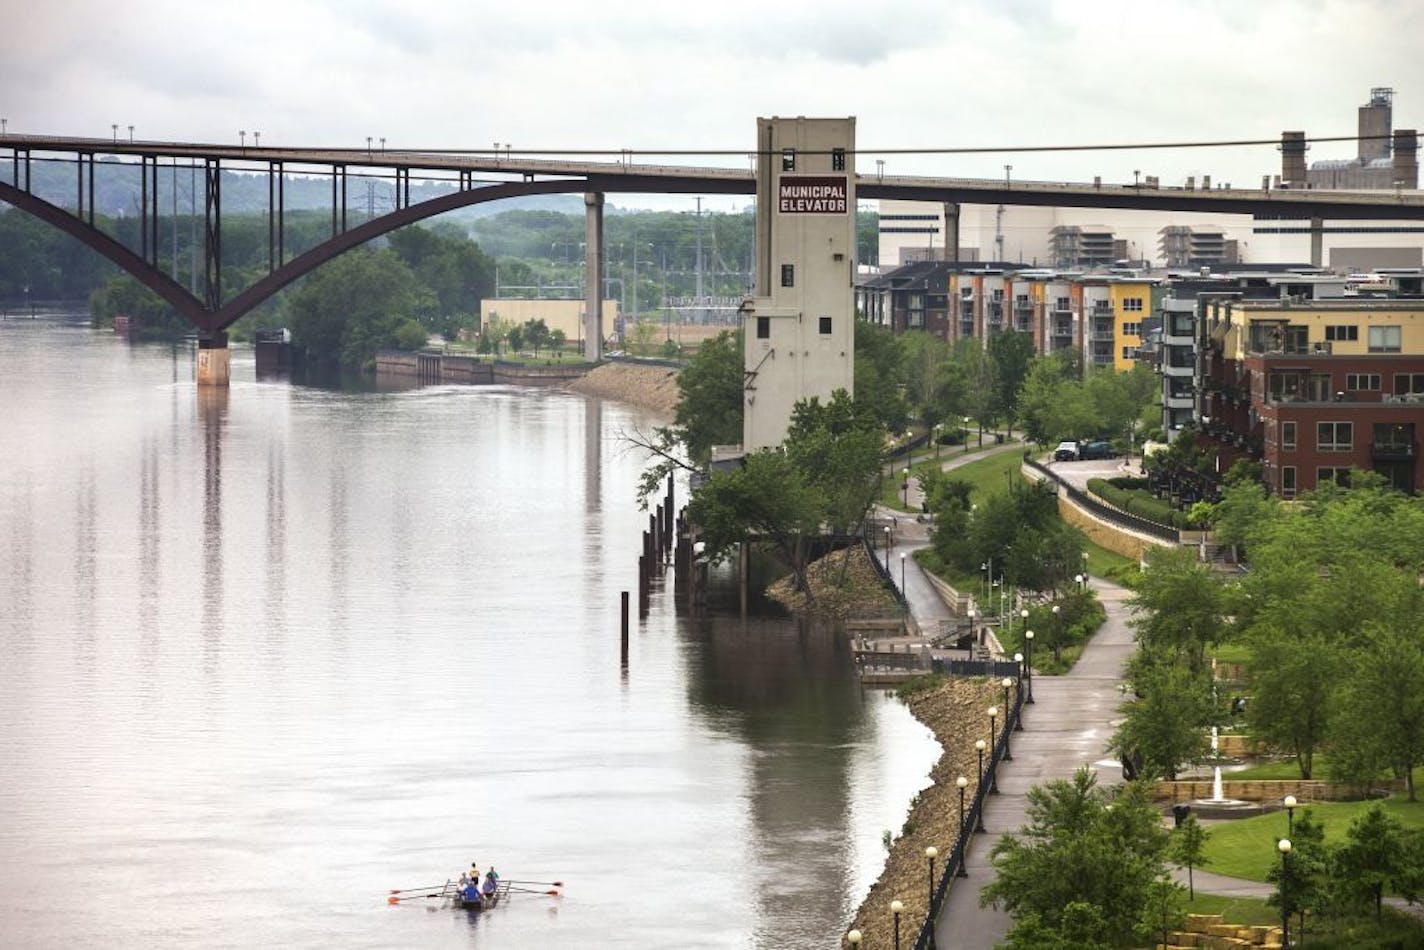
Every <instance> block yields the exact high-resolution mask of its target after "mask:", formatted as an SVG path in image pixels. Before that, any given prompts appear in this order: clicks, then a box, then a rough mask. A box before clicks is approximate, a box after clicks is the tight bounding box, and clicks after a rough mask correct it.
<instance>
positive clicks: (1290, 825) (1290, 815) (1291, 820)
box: [1284, 795, 1296, 835]
mask: <svg viewBox="0 0 1424 950" xmlns="http://www.w3.org/2000/svg"><path fill="white" fill-rule="evenodd" d="M1284 804H1285V806H1286V834H1288V835H1293V834H1295V806H1296V801H1295V796H1294V795H1287V796H1286V800H1285V803H1284Z"/></svg>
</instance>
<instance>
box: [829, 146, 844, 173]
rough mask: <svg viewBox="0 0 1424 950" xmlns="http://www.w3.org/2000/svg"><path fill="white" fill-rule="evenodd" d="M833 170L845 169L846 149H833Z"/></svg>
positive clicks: (841, 170) (840, 170)
mask: <svg viewBox="0 0 1424 950" xmlns="http://www.w3.org/2000/svg"><path fill="white" fill-rule="evenodd" d="M831 171H837V172H843V171H845V149H843V148H833V149H831Z"/></svg>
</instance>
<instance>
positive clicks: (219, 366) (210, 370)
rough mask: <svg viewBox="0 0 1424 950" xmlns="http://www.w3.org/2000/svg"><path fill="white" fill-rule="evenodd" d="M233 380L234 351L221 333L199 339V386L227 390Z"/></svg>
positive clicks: (225, 335) (224, 334)
mask: <svg viewBox="0 0 1424 950" xmlns="http://www.w3.org/2000/svg"><path fill="white" fill-rule="evenodd" d="M231 380H232V351H231V350H229V349H228V346H227V334H226V333H223V332H221V331H219V332H217V333H213V334H210V335H208V336H202V337H199V338H198V386H199V387H200V388H201V387H203V386H221V387H224V388H226V387H227V385H228V383H229V382H231Z"/></svg>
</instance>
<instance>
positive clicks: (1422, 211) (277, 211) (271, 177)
mask: <svg viewBox="0 0 1424 950" xmlns="http://www.w3.org/2000/svg"><path fill="white" fill-rule="evenodd" d="M748 157H749V158H755V155H754V153H748ZM634 158H635V153H634V152H632V151H628V152H625V153H624V154H623V155H622V158H621V159H620V160H619V161H617V162H587V161H576V160H563V159H543V158H528V157H523V156H514V155H510V154H508V153H503V152H500V151H499V150H498V149H491V150H490V151H488V152H464V151H461V152H441V151H397V150H391V151H387V150H386V149H385V147H384V143H383V144H382V147H381V148H378V149H373V148H365V149H332V148H286V147H258V146H257V145H255V144H254V145H253V146H252V147H247V146H246V144H245V142H244V144H243V145H242V146H239V147H234V146H230V145H215V144H203V143H185V142H161V141H138V142H134V141H118V140H109V139H102V138H69V137H55V136H32V135H21V134H13V135H0V201H3V202H6V203H8V204H11V205H14V206H15V207H17V208H19V209H21V210H23V211H25V212H28V213H29V214H32V215H34V216H36V217H38V218H40V219H42V220H44V221H46V222H48V223H49V224H51V225H53V226H55V227H57V228H59V229H61V230H63V231H65V232H66V233H68V234H70V235H72V236H74V237H75V238H77V239H78V240H80V241H82V242H84V243H85V244H86V245H88V246H89V247H91V248H93V249H94V250H96V251H98V252H99V253H100V254H102V255H104V256H105V257H107V258H108V259H109V260H111V261H113V262H114V263H115V264H117V265H118V266H119V267H121V268H123V269H124V270H125V271H127V272H128V273H130V274H131V275H133V276H134V277H135V278H136V279H137V280H139V281H140V282H141V283H143V284H144V285H145V286H146V287H148V288H149V289H151V290H152V291H154V292H155V293H156V294H158V295H159V296H160V297H162V298H163V299H164V300H166V301H167V302H168V303H169V304H170V305H172V306H173V307H174V309H175V310H177V311H178V312H179V313H180V314H182V315H183V316H184V317H185V318H186V319H187V320H189V321H190V322H191V323H192V324H193V325H194V326H195V327H196V328H197V329H198V330H199V331H200V332H201V333H202V334H203V337H204V343H203V345H204V346H205V347H208V348H222V347H224V346H225V344H226V333H225V331H226V329H227V328H228V327H230V326H231V325H232V324H233V323H234V322H235V321H237V320H238V319H239V318H240V317H242V316H243V315H244V314H246V313H248V312H249V311H250V310H252V309H253V308H254V307H256V306H257V305H259V304H261V303H262V302H263V301H265V300H267V299H268V298H270V297H271V296H272V295H274V294H275V293H276V292H277V291H279V290H281V289H282V288H283V287H285V286H287V285H288V284H290V283H291V282H292V281H294V280H296V279H297V278H298V277H301V276H302V275H303V274H306V273H308V272H310V271H311V270H312V269H314V268H316V267H318V266H320V265H321V264H323V263H325V262H326V261H329V260H331V259H332V258H333V257H335V256H336V255H338V254H341V253H342V252H344V251H347V250H350V249H351V248H353V247H356V246H358V245H360V244H363V243H365V242H367V241H369V240H371V239H372V238H376V237H379V236H380V235H382V234H386V233H387V232H389V231H392V230H395V229H396V228H401V227H404V226H406V225H408V224H412V223H414V222H417V221H420V220H423V219H425V218H428V217H431V216H433V215H437V214H441V213H443V212H446V211H451V210H454V209H456V208H463V207H468V206H471V205H475V204H480V203H483V202H487V201H498V200H500V199H503V198H514V197H519V196H522V195H544V194H557V193H582V194H583V195H584V204H585V209H586V223H585V230H586V245H587V255H588V256H587V259H586V260H587V266H586V268H585V274H586V278H585V279H586V285H585V288H584V291H585V293H584V297H585V307H584V320H585V325H584V333H583V338H584V341H585V343H584V348H585V353H584V355H585V356H586V357H588V358H589V359H594V360H597V359H599V358H600V357H601V356H602V352H601V346H602V340H601V332H600V326H601V324H600V322H599V315H600V314H601V313H602V295H603V288H602V281H601V280H600V279H599V275H600V273H601V272H602V267H603V199H604V195H605V194H609V193H625V194H627V193H634V194H727V195H748V196H753V195H755V194H756V177H755V175H754V173H753V172H752V171H750V170H740V169H733V168H715V167H696V166H682V165H666V164H655V163H648V162H635V161H634ZM39 162H44V163H54V162H61V163H64V164H67V165H70V166H72V167H73V170H74V179H73V181H74V186H73V187H74V190H73V192H72V195H73V201H72V203H71V202H69V201H64V202H62V203H57V202H55V201H52V200H48V199H47V198H43V197H40V196H39V195H37V194H36V193H35V191H34V189H33V166H34V165H35V164H36V163H39ZM114 163H117V164H118V167H121V168H125V169H134V170H137V172H138V173H139V179H140V182H141V187H140V200H139V208H138V218H139V232H140V238H139V242H138V247H137V248H133V247H130V246H128V245H126V244H124V243H123V242H121V241H119V240H118V239H116V238H115V237H113V236H111V235H109V234H107V233H106V232H104V231H103V230H101V229H100V228H99V227H97V226H96V225H95V168H96V164H97V165H98V166H99V167H102V168H105V169H111V168H113V167H115V165H114ZM7 165H8V168H6V166H7ZM179 168H184V169H189V170H190V173H191V174H192V176H193V177H194V178H195V179H196V178H197V177H198V174H199V172H201V187H200V188H199V187H197V186H195V188H194V194H193V195H192V196H190V197H191V201H192V203H193V205H194V209H195V213H196V204H197V201H198V192H199V191H201V195H202V205H203V211H202V220H203V238H202V241H201V244H202V247H203V261H204V266H203V272H202V274H203V276H202V282H201V283H202V288H201V293H194V292H192V291H190V290H189V289H188V288H186V287H184V286H183V285H182V284H181V283H179V282H178V281H177V280H176V279H174V278H173V277H170V276H169V275H168V274H166V273H164V271H163V269H162V268H161V266H160V263H159V257H160V240H159V238H160V235H159V226H158V225H159V219H160V214H161V211H160V207H159V201H158V195H159V181H160V174H159V172H160V169H166V170H171V171H173V173H174V174H176V170H177V169H179ZM7 171H8V173H9V174H8V175H7V174H6V172H7ZM226 172H238V173H246V174H255V175H261V176H265V177H266V184H267V211H268V213H267V221H268V235H267V273H266V274H265V275H264V276H262V277H261V278H260V279H258V280H257V282H256V283H254V284H252V285H250V286H248V287H246V288H244V289H242V290H240V291H238V292H237V293H235V294H233V295H232V296H230V297H227V298H224V295H223V292H222V267H223V255H222V243H223V216H222V186H223V175H224V173H226ZM413 175H414V177H415V178H416V179H417V181H421V182H430V181H432V180H435V181H444V182H447V183H448V187H449V189H450V190H449V191H448V192H447V193H444V194H439V195H437V196H436V197H433V198H427V199H424V200H418V201H414V202H413V201H412V200H411V178H412V176H413ZM289 176H309V177H316V176H323V177H328V178H329V179H330V182H331V223H330V234H329V236H327V237H326V238H325V239H324V240H322V241H321V242H320V243H318V244H317V245H315V246H313V247H310V248H308V249H305V250H303V251H300V252H298V253H289V251H288V249H287V247H286V242H285V235H286V231H287V229H286V226H285V225H286V221H285V217H286V214H287V208H286V200H285V186H286V183H287V180H288V178H289ZM358 176H359V177H360V178H361V179H364V180H367V181H370V180H372V179H375V180H387V181H389V182H390V184H391V188H392V191H393V194H394V208H393V209H392V210H390V211H389V212H386V213H383V214H379V215H374V216H371V217H368V218H365V219H363V220H361V221H359V222H356V223H353V224H351V226H349V227H348V221H347V196H348V184H349V177H358ZM7 179H8V180H7ZM856 193H857V197H859V198H867V199H882V198H897V199H905V200H910V201H927V202H938V203H941V204H943V205H945V207H946V217H947V220H948V221H949V223H950V229H951V233H950V238H951V240H952V241H953V242H954V245H955V246H957V241H958V235H957V220H958V213H957V211H958V206H959V205H960V204H962V203H968V204H1018V205H1049V206H1058V207H1099V208H1135V209H1144V210H1152V209H1158V210H1173V211H1198V212H1201V211H1205V212H1212V211H1215V212H1221V213H1230V214H1253V215H1256V216H1259V217H1273V218H1297V219H1299V218H1308V219H1312V220H1313V222H1316V223H1318V222H1319V221H1322V220H1324V219H1372V220H1381V219H1424V195H1420V194H1418V193H1410V194H1404V193H1399V192H1335V191H1329V192H1327V191H1311V190H1303V191H1302V190H1282V189H1259V190H1256V189H1212V190H1194V189H1185V188H1148V187H1143V186H1141V185H1139V184H1137V183H1133V184H1124V185H1103V184H1101V183H1098V182H1094V183H1093V184H1080V183H1072V182H1034V181H1013V182H1011V181H1008V180H1002V181H1001V180H991V179H963V178H933V177H907V176H886V175H883V174H875V175H867V174H863V173H862V174H859V175H857V178H856ZM224 355H225V354H224ZM224 365H225V364H224ZM223 375H224V376H225V373H224V374H223Z"/></svg>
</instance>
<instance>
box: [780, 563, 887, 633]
mask: <svg viewBox="0 0 1424 950" xmlns="http://www.w3.org/2000/svg"><path fill="white" fill-rule="evenodd" d="M806 581H807V583H808V584H809V585H810V587H811V600H810V602H809V603H808V601H807V598H806V595H805V594H804V593H802V592H801V591H798V590H797V589H796V582H795V576H794V575H791V574H788V575H786V576H785V577H783V578H782V579H781V580H779V581H777V582H775V583H774V584H772V585H771V586H770V587H768V588H767V590H766V594H767V596H768V597H770V598H771V599H772V600H774V601H776V602H777V603H779V604H781V605H782V606H783V607H785V608H786V609H787V610H790V611H792V612H793V613H808V614H812V615H814V616H817V617H823V618H827V619H831V620H845V619H847V618H852V617H866V616H874V617H880V616H885V615H887V614H889V615H898V614H899V612H900V605H899V603H897V602H896V600H895V597H894V596H893V595H892V594H891V593H890V591H888V590H886V589H885V584H884V583H883V582H882V581H881V580H880V575H879V574H877V573H876V572H875V567H874V565H872V564H871V563H870V559H869V558H868V557H866V556H865V549H864V548H863V547H861V546H860V545H858V544H857V545H852V546H851V547H848V548H845V549H843V550H840V551H833V552H832V553H830V554H828V555H826V556H825V557H823V558H820V559H819V560H816V561H813V562H812V563H811V565H810V566H809V567H808V568H807V569H806Z"/></svg>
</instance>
